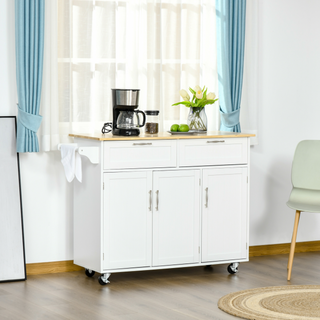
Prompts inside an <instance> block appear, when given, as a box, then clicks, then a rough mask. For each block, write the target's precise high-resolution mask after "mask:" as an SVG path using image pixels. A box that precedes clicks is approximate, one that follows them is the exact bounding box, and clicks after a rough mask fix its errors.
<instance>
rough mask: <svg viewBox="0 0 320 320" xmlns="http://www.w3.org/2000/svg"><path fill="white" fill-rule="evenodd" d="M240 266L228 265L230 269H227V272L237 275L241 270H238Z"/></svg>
mask: <svg viewBox="0 0 320 320" xmlns="http://www.w3.org/2000/svg"><path fill="white" fill-rule="evenodd" d="M238 265H239V264H237V265H236V264H235V263H231V264H229V265H228V268H227V270H228V272H229V273H230V274H235V273H237V272H238V271H239V270H238Z"/></svg>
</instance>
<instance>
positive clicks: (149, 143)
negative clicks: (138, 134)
mask: <svg viewBox="0 0 320 320" xmlns="http://www.w3.org/2000/svg"><path fill="white" fill-rule="evenodd" d="M133 145H134V146H152V142H141V143H133Z"/></svg>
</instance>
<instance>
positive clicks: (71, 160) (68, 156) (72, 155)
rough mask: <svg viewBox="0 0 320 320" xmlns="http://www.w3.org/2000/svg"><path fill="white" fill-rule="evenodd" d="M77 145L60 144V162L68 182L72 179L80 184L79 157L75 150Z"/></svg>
mask: <svg viewBox="0 0 320 320" xmlns="http://www.w3.org/2000/svg"><path fill="white" fill-rule="evenodd" d="M77 147H78V146H77V144H61V146H60V149H61V162H62V164H63V167H64V172H65V174H66V178H67V180H68V182H71V181H72V180H73V179H74V176H76V178H77V179H78V181H79V182H82V168H81V156H80V154H79V153H78V152H76V150H77Z"/></svg>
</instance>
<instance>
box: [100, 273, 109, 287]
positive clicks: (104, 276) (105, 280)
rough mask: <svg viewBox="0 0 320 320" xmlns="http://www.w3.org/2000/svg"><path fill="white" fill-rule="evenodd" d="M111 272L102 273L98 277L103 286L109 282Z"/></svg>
mask: <svg viewBox="0 0 320 320" xmlns="http://www.w3.org/2000/svg"><path fill="white" fill-rule="evenodd" d="M110 275H111V273H104V274H102V275H101V276H100V277H99V278H98V281H99V283H100V284H101V285H102V286H105V285H106V284H108V283H110V281H109V280H108V278H109V277H110Z"/></svg>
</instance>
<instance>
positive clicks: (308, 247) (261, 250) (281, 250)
mask: <svg viewBox="0 0 320 320" xmlns="http://www.w3.org/2000/svg"><path fill="white" fill-rule="evenodd" d="M311 251H320V241H309V242H297V243H296V249H295V252H296V253H298V252H311ZM289 252H290V243H280V244H270V245H263V246H251V247H249V257H257V256H268V255H276V254H289Z"/></svg>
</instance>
